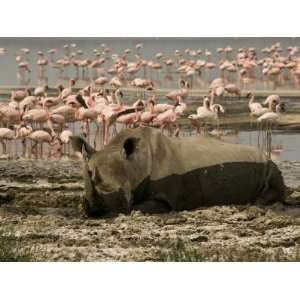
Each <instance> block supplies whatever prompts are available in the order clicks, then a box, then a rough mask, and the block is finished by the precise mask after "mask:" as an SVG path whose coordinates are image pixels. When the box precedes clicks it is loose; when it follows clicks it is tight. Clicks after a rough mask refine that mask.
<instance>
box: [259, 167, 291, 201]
mask: <svg viewBox="0 0 300 300" xmlns="http://www.w3.org/2000/svg"><path fill="white" fill-rule="evenodd" d="M285 198H286V188H285V185H284V181H283V177H282V174H281V172H280V170H279V169H278V167H277V166H276V165H275V163H274V162H272V161H269V162H268V172H267V177H266V179H265V185H264V188H263V190H262V192H261V193H260V196H259V198H258V199H257V201H256V202H257V203H258V204H261V205H268V204H272V203H275V202H284V201H285Z"/></svg>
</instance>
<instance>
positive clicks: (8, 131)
mask: <svg viewBox="0 0 300 300" xmlns="http://www.w3.org/2000/svg"><path fill="white" fill-rule="evenodd" d="M15 137H16V133H15V130H14V129H13V127H10V128H0V142H1V144H2V148H3V154H7V144H6V143H7V142H8V141H12V140H15ZM4 140H5V141H6V143H5V142H4ZM15 149H16V147H15Z"/></svg>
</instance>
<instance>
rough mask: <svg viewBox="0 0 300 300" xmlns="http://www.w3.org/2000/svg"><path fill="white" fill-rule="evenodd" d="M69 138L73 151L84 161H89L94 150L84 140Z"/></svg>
mask: <svg viewBox="0 0 300 300" xmlns="http://www.w3.org/2000/svg"><path fill="white" fill-rule="evenodd" d="M70 138H71V143H72V147H73V149H74V151H75V152H80V153H81V154H82V155H83V158H84V159H85V160H86V159H90V158H91V156H92V155H93V153H95V152H96V150H95V149H94V148H93V147H92V146H90V145H89V144H88V143H87V142H86V140H85V139H84V138H82V137H80V136H71V137H70Z"/></svg>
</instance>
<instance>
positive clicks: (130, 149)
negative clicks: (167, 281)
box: [123, 137, 140, 159]
mask: <svg viewBox="0 0 300 300" xmlns="http://www.w3.org/2000/svg"><path fill="white" fill-rule="evenodd" d="M139 140H140V139H138V138H135V137H130V138H128V139H126V140H125V142H124V144H123V153H124V157H125V158H126V159H130V158H131V157H132V155H133V154H134V153H135V152H136V151H137V149H138V143H139Z"/></svg>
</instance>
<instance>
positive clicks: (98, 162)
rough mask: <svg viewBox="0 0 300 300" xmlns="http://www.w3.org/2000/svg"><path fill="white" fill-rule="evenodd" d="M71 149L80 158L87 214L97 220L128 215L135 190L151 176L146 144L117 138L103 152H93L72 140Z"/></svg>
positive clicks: (80, 140) (138, 138)
mask: <svg viewBox="0 0 300 300" xmlns="http://www.w3.org/2000/svg"><path fill="white" fill-rule="evenodd" d="M128 131H129V132H130V130H127V132H128ZM72 146H73V149H74V151H76V152H81V153H82V156H83V178H84V184H85V199H84V205H83V207H84V209H85V212H86V214H87V215H88V216H91V217H99V216H106V215H107V216H110V215H116V214H118V213H125V214H126V213H129V212H130V211H131V208H132V202H133V195H134V190H135V189H136V187H137V186H138V185H139V184H140V183H141V182H142V181H143V180H144V179H145V178H146V177H147V176H148V175H149V174H150V167H151V159H150V157H151V150H150V147H149V142H148V140H147V139H145V138H142V137H141V136H136V135H134V134H133V135H132V136H131V135H130V134H129V135H128V134H119V135H118V136H117V137H115V138H114V139H113V140H112V141H111V142H110V143H109V144H108V145H107V146H105V147H104V149H103V150H100V151H95V149H93V148H92V147H91V146H90V145H89V144H88V143H87V142H86V141H85V140H84V139H83V138H81V137H78V136H73V137H72Z"/></svg>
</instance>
